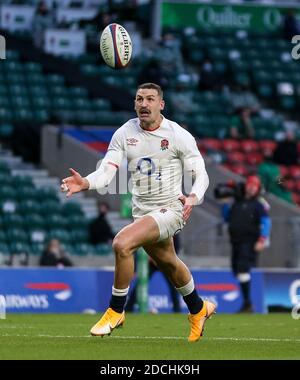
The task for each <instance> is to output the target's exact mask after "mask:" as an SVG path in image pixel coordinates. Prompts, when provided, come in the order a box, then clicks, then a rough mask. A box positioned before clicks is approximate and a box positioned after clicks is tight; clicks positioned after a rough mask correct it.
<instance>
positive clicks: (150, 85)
mask: <svg viewBox="0 0 300 380" xmlns="http://www.w3.org/2000/svg"><path fill="white" fill-rule="evenodd" d="M143 89H151V90H156V91H157V93H158V95H159V96H160V97H161V98H163V94H164V93H163V90H162V88H161V87H160V86H159V85H158V84H155V83H143V84H140V85H139V86H138V88H137V91H138V90H143Z"/></svg>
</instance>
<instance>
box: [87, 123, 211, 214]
mask: <svg viewBox="0 0 300 380" xmlns="http://www.w3.org/2000/svg"><path fill="white" fill-rule="evenodd" d="M124 158H126V159H127V162H128V169H129V171H130V172H131V178H132V185H133V187H132V195H133V203H134V205H135V206H136V207H138V208H141V209H142V208H145V209H151V208H152V209H153V208H154V207H155V206H157V207H160V206H162V205H167V204H170V203H172V202H174V201H175V200H177V199H178V197H179V196H180V195H181V194H182V178H183V170H185V171H188V172H189V173H190V175H192V176H193V181H194V182H193V186H192V189H191V193H195V194H196V196H197V199H198V203H200V202H202V199H203V196H204V193H205V191H206V189H207V187H208V183H209V181H208V175H207V173H206V170H205V165H204V160H203V158H202V156H201V154H200V152H199V150H198V148H197V145H196V141H195V139H194V137H193V136H192V135H191V134H190V133H189V132H188V131H186V130H185V129H184V128H182V127H180V126H179V125H178V124H177V123H175V122H173V121H170V120H168V119H166V118H163V120H162V122H161V124H160V126H159V127H158V128H157V129H155V130H152V131H147V130H144V129H142V128H141V127H140V121H139V119H138V118H135V119H131V120H129V121H127V123H125V124H124V125H122V126H121V127H120V128H119V129H118V130H117V131H116V132H115V133H114V135H113V137H112V140H111V142H110V144H109V147H108V151H107V153H106V155H105V157H104V159H103V161H102V163H101V165H100V167H99V168H98V169H97V170H96V171H95V172H93V173H91V174H90V175H88V176H87V177H86V179H87V180H88V182H89V184H90V187H89V188H90V189H99V188H102V187H105V186H107V185H108V184H109V182H110V181H111V180H112V178H113V177H114V175H115V173H116V171H117V168H119V166H120V165H121V162H122V160H123V159H124Z"/></svg>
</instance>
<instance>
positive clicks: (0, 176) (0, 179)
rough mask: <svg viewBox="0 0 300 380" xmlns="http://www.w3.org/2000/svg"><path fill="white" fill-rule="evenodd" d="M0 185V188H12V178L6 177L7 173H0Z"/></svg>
mask: <svg viewBox="0 0 300 380" xmlns="http://www.w3.org/2000/svg"><path fill="white" fill-rule="evenodd" d="M0 128H1V125H0ZM0 183H1V186H13V178H12V177H11V176H10V175H7V173H4V172H1V171H0Z"/></svg>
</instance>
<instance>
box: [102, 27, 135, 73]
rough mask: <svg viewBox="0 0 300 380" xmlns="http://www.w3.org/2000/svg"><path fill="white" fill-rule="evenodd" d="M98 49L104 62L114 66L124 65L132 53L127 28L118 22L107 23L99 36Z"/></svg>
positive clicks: (117, 67) (127, 62)
mask: <svg viewBox="0 0 300 380" xmlns="http://www.w3.org/2000/svg"><path fill="white" fill-rule="evenodd" d="M100 51H101V55H102V57H103V59H104V62H105V63H106V64H107V65H108V66H110V67H112V68H114V69H122V68H124V67H126V66H127V65H128V64H129V62H130V59H131V55H132V43H131V38H130V36H129V34H128V32H127V30H126V29H125V28H124V27H123V26H122V25H119V24H115V23H114V24H109V25H107V27H106V28H105V29H104V30H103V32H102V34H101V37H100Z"/></svg>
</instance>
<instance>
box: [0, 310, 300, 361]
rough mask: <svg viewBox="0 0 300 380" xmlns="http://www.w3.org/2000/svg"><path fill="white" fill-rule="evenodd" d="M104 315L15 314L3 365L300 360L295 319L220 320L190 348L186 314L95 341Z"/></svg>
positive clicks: (1, 336)
mask: <svg viewBox="0 0 300 380" xmlns="http://www.w3.org/2000/svg"><path fill="white" fill-rule="evenodd" d="M97 319H98V315H84V314H77V315H75V314H47V315H46V314H45V315H37V314H35V315H32V314H31V315H30V314H19V315H17V314H10V315H8V316H7V318H6V319H5V320H0V359H34V360H35V359H95V360H115V359H145V360H147V359H153V360H159V359H162V360H168V359H180V360H188V359H193V360H200V359H300V320H294V319H292V317H291V315H290V314H288V313H286V314H279V313H276V314H268V315H255V314H253V315H248V314H236V315H226V314H216V315H215V316H214V317H213V318H212V319H211V320H209V321H208V322H207V323H206V325H205V333H204V336H203V338H202V339H201V340H200V341H198V342H197V343H188V342H187V336H188V333H189V324H188V321H187V316H186V315H184V314H157V315H154V314H129V313H128V314H127V316H126V322H125V324H124V327H122V328H120V329H117V330H115V331H114V332H113V333H112V335H111V336H107V337H104V338H100V337H91V336H89V330H90V327H91V326H92V325H93V324H94V323H95V322H96V321H97Z"/></svg>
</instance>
